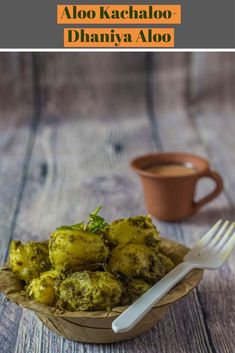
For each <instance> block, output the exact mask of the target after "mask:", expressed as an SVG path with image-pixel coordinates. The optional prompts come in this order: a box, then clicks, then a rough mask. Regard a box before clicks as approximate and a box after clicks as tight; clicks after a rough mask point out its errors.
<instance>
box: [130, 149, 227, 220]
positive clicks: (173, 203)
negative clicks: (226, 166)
mask: <svg viewBox="0 0 235 353" xmlns="http://www.w3.org/2000/svg"><path fill="white" fill-rule="evenodd" d="M163 164H168V165H169V164H183V165H190V166H192V167H193V168H195V172H194V173H192V174H187V175H173V176H165V175H158V174H156V173H153V172H150V171H148V170H146V169H148V168H149V167H153V166H156V165H163ZM130 165H131V167H132V169H133V170H134V171H135V172H136V173H137V174H138V175H139V176H140V178H141V181H142V184H143V189H144V196H145V203H146V206H147V210H148V212H149V213H150V214H152V215H153V216H156V217H157V218H158V219H160V220H164V221H178V220H181V219H184V218H186V217H188V216H191V215H193V214H194V213H196V212H197V211H198V210H199V209H200V208H201V207H202V206H204V205H205V204H206V203H208V202H210V201H211V200H213V199H214V198H215V197H216V196H217V195H218V194H219V193H220V192H221V191H222V189H223V181H222V178H221V177H220V175H219V174H218V173H216V172H215V171H212V170H211V169H210V166H209V163H208V161H207V160H205V159H203V158H201V157H198V156H195V155H191V154H188V153H154V154H148V155H144V156H140V157H138V158H135V159H134V160H132V161H131V163H130ZM203 177H208V178H211V179H213V180H214V181H215V188H214V190H213V191H212V192H211V193H210V194H209V195H206V196H205V197H203V198H202V199H201V200H199V201H197V202H195V201H194V195H195V189H196V184H197V182H198V180H199V179H200V178H203Z"/></svg>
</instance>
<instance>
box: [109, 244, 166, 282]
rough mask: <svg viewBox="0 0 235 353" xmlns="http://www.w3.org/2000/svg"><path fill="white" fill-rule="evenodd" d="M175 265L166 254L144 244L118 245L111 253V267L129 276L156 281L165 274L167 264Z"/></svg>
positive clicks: (112, 269)
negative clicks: (161, 253)
mask: <svg viewBox="0 0 235 353" xmlns="http://www.w3.org/2000/svg"><path fill="white" fill-rule="evenodd" d="M166 263H167V264H168V268H170V264H172V265H173V263H172V261H171V260H170V259H168V258H166V257H165V256H164V255H160V254H159V253H156V252H155V251H154V250H153V249H152V248H149V247H147V246H146V245H144V244H125V245H119V246H117V247H116V248H115V249H114V250H113V251H112V253H111V257H110V260H109V267H110V270H111V271H114V272H120V273H122V274H124V275H126V276H128V277H144V278H146V279H149V280H152V281H156V280H158V279H160V278H161V277H163V276H164V275H165V273H166V272H165V265H166Z"/></svg>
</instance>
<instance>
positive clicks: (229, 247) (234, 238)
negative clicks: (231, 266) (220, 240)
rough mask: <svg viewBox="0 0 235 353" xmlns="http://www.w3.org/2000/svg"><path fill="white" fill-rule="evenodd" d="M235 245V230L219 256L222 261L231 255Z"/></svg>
mask: <svg viewBox="0 0 235 353" xmlns="http://www.w3.org/2000/svg"><path fill="white" fill-rule="evenodd" d="M234 246H235V232H233V233H232V235H231V238H230V239H229V240H228V241H227V242H226V244H225V245H224V247H223V248H222V249H221V250H220V252H219V253H218V254H217V256H219V257H220V260H221V261H222V263H223V262H224V261H225V260H226V259H227V258H228V257H229V255H230V254H231V252H232V250H233V248H234Z"/></svg>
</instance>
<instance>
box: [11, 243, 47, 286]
mask: <svg viewBox="0 0 235 353" xmlns="http://www.w3.org/2000/svg"><path fill="white" fill-rule="evenodd" d="M9 264H10V267H11V270H12V272H14V273H15V274H16V275H17V276H18V277H19V278H20V279H22V280H24V281H25V282H29V281H30V280H32V279H33V278H35V277H38V276H39V275H40V273H41V272H43V271H46V270H49V268H50V267H51V264H50V260H49V252H48V244H47V243H46V242H44V243H43V242H42V243H41V242H33V241H29V242H27V243H25V244H22V243H21V242H20V241H16V240H12V241H11V244H10V251H9Z"/></svg>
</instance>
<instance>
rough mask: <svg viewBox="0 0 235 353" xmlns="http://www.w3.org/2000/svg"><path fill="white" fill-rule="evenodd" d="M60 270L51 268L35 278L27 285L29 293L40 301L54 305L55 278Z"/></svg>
mask: <svg viewBox="0 0 235 353" xmlns="http://www.w3.org/2000/svg"><path fill="white" fill-rule="evenodd" d="M58 275H59V272H58V271H56V270H50V271H46V272H42V273H41V274H40V277H38V278H34V279H33V280H32V281H31V282H30V284H29V285H28V286H27V287H26V293H27V295H28V296H29V297H30V298H32V299H34V300H36V301H37V302H38V303H42V304H45V305H52V304H53V303H54V302H55V297H56V296H55V288H54V286H55V280H56V278H57V277H58Z"/></svg>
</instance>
